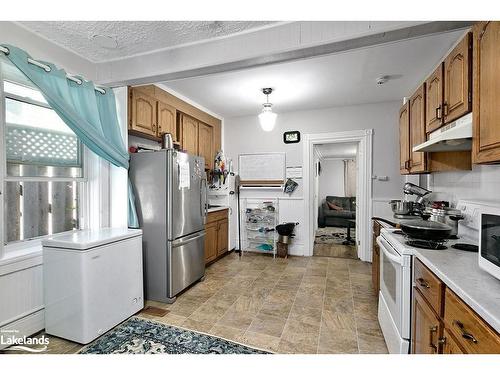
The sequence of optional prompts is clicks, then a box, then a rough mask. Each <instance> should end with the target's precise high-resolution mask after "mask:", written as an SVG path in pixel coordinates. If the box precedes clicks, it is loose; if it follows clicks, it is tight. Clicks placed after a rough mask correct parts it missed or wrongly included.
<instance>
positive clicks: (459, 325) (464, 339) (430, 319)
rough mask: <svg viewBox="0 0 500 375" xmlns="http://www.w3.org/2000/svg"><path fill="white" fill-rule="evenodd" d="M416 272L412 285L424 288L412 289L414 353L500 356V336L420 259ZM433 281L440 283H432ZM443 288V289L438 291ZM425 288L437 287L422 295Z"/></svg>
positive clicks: (412, 345) (416, 265)
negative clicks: (421, 285) (420, 285)
mask: <svg viewBox="0 0 500 375" xmlns="http://www.w3.org/2000/svg"><path fill="white" fill-rule="evenodd" d="M414 268H415V270H416V272H415V274H414V280H413V282H414V283H415V285H419V283H422V284H424V286H423V289H422V288H418V287H414V288H413V317H412V319H413V322H412V339H411V349H412V353H415V354H419V353H423V354H436V353H438V354H469V353H470V354H500V334H499V333H498V332H496V331H495V330H494V329H493V328H491V327H490V326H489V325H488V323H486V322H485V321H484V320H483V319H482V318H481V317H480V316H479V315H478V314H477V313H476V312H475V311H474V310H472V309H471V308H470V307H469V306H468V305H467V304H466V303H465V302H464V301H462V300H461V299H460V298H459V297H458V296H457V295H456V294H455V293H454V292H452V291H451V290H450V289H449V288H448V287H446V286H445V285H444V283H443V282H442V281H441V280H439V279H437V277H436V276H435V275H434V274H432V272H431V271H430V270H429V269H428V268H427V267H426V266H425V265H424V264H423V263H422V262H420V261H419V260H418V259H415V264H414ZM431 275H432V276H431ZM432 277H434V278H436V279H437V280H434V281H432V280H431V281H430V282H429V280H430V279H431V278H432ZM419 279H421V280H420V281H419ZM422 280H423V281H422ZM441 284H442V285H443V286H444V287H438V285H441ZM426 285H428V286H429V287H430V288H432V287H433V286H434V287H435V292H432V293H431V292H428V293H427V296H426V294H425V293H421V290H426V289H428V288H427V286H426ZM430 288H429V289H430ZM436 292H437V293H436ZM429 299H430V300H432V301H433V303H430V302H429ZM436 301H444V303H443V304H441V302H439V303H436ZM441 307H443V308H441ZM436 309H437V310H439V311H436Z"/></svg>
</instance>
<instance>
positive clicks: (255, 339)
mask: <svg viewBox="0 0 500 375" xmlns="http://www.w3.org/2000/svg"><path fill="white" fill-rule="evenodd" d="M148 304H149V305H152V306H157V307H162V308H166V309H168V310H169V313H168V314H167V315H165V316H164V317H155V316H151V315H146V314H145V313H143V312H141V313H139V316H141V317H144V318H148V319H152V320H155V321H159V322H163V323H166V324H171V325H175V326H178V327H183V328H187V329H192V330H195V331H199V332H204V333H209V334H213V335H216V336H219V337H222V338H226V339H229V340H233V341H237V342H240V343H243V344H247V345H249V346H253V347H257V348H262V349H266V350H270V351H273V352H276V353H387V348H386V345H385V342H384V339H383V337H382V333H381V331H380V327H379V324H378V321H377V300H376V298H375V296H374V294H373V291H372V289H371V267H370V264H368V263H363V262H361V261H359V260H352V259H341V258H326V257H309V258H302V257H291V258H289V259H275V260H273V259H272V258H270V257H268V256H265V255H257V254H245V255H244V256H243V257H242V258H241V259H240V258H239V256H238V254H234V253H232V254H229V255H228V256H226V257H225V258H223V259H221V260H219V261H218V262H216V263H215V264H213V265H211V266H210V267H209V268H207V271H206V279H205V281H204V282H201V283H198V284H196V285H195V286H193V287H192V288H190V289H189V290H188V291H186V292H185V293H183V294H182V295H181V296H179V298H178V299H177V301H176V302H175V303H174V304H172V305H166V304H162V303H158V302H152V301H149V302H148ZM79 349H80V346H79V345H77V344H75V343H71V342H68V341H65V340H61V339H57V338H52V339H51V345H49V353H74V352H76V351H78V350H79Z"/></svg>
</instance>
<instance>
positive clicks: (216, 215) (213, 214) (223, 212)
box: [207, 208, 227, 224]
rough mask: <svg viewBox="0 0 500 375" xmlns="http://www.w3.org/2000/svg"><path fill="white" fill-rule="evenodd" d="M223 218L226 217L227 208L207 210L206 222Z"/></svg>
mask: <svg viewBox="0 0 500 375" xmlns="http://www.w3.org/2000/svg"><path fill="white" fill-rule="evenodd" d="M223 219H227V208H226V209H224V210H220V211H214V212H209V213H208V215H207V224H208V223H213V222H214V221H219V220H223Z"/></svg>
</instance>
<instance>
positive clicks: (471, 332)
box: [444, 288, 500, 354]
mask: <svg viewBox="0 0 500 375" xmlns="http://www.w3.org/2000/svg"><path fill="white" fill-rule="evenodd" d="M444 323H445V326H446V328H447V329H448V330H449V331H450V332H452V333H453V335H454V336H455V338H456V339H457V341H458V343H459V344H460V345H462V346H463V347H464V349H465V350H466V351H467V352H468V353H473V354H498V353H500V335H499V334H498V333H496V332H495V331H494V330H493V329H492V328H491V327H490V326H489V325H488V324H487V323H486V322H484V321H483V320H482V319H481V318H480V317H479V316H478V315H477V314H476V313H475V312H474V311H473V310H472V309H471V308H470V307H469V306H467V305H466V304H465V303H464V302H463V301H462V300H461V299H460V298H458V297H457V296H456V295H455V293H453V292H452V291H451V290H450V289H448V288H446V296H445V303H444Z"/></svg>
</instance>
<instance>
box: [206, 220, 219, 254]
mask: <svg viewBox="0 0 500 375" xmlns="http://www.w3.org/2000/svg"><path fill="white" fill-rule="evenodd" d="M205 232H206V234H205V263H208V262H211V261H212V260H214V259H215V258H217V238H218V236H217V222H215V223H209V224H207V225H206V226H205Z"/></svg>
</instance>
